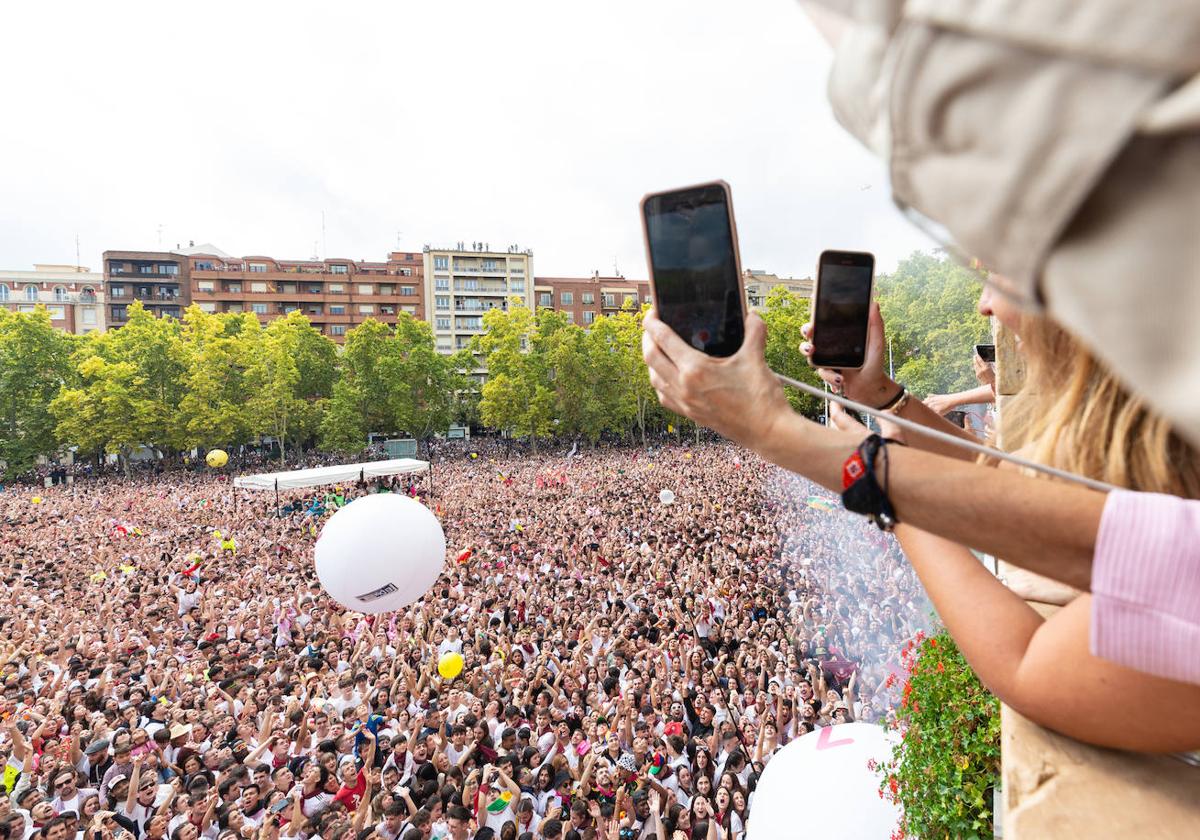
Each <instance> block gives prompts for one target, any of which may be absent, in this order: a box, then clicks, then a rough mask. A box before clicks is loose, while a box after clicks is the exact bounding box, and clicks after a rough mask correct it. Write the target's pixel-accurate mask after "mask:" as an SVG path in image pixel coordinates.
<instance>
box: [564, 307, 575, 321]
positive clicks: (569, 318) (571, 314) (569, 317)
mask: <svg viewBox="0 0 1200 840" xmlns="http://www.w3.org/2000/svg"><path fill="white" fill-rule="evenodd" d="M563 314H564V315H566V316H567V323H568V324H574V323H575V313H574V312H572V311H571V310H569V309H568V310H567V311H566V312H564V313H563Z"/></svg>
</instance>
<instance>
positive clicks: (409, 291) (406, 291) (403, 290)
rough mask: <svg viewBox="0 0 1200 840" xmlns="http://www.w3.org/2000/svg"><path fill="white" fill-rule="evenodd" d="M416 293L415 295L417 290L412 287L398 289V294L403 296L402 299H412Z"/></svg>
mask: <svg viewBox="0 0 1200 840" xmlns="http://www.w3.org/2000/svg"><path fill="white" fill-rule="evenodd" d="M416 293H417V290H416V289H415V288H414V287H413V286H401V287H400V294H401V295H403V296H404V297H412V296H413V295H415V294H416ZM387 294H389V295H390V294H391V292H388V293H387Z"/></svg>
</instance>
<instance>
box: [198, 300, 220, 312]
mask: <svg viewBox="0 0 1200 840" xmlns="http://www.w3.org/2000/svg"><path fill="white" fill-rule="evenodd" d="M200 311H201V312H216V311H217V305H216V304H215V303H212V302H211V301H205V302H204V303H201V304H200Z"/></svg>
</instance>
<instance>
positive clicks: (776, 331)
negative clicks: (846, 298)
mask: <svg viewBox="0 0 1200 840" xmlns="http://www.w3.org/2000/svg"><path fill="white" fill-rule="evenodd" d="M759 314H760V315H762V319H763V321H764V322H765V323H766V325H767V347H766V358H767V365H768V366H769V367H770V368H771V370H773V371H775V372H776V373H781V374H783V375H784V376H790V377H791V378H792V379H798V380H800V381H801V382H805V383H807V384H809V385H813V386H815V387H817V388H821V387H823V383H822V382H821V379H820V377H819V376H817V372H816V370H815V369H814V368H813V366H812V365H810V364H809V363H808V359H806V358H805V357H804V354H803V353H801V352H800V343H801V342H802V341H804V336H803V335H802V334H801V332H800V327H801V326H803V325H804V324H805V323H807V322H808V320H809V318H810V316H811V309H810V301H809V299H808V298H805V297H801V296H800V295H798V294H796V293H795V292H792V291H789V290H788V289H787V288H786V287H785V286H776V287H775V288H774V289H772V290H771V291H770V293H769V294H768V295H767V299H766V302H765V305H764V306H763V309H762V311H761V312H760V313H759ZM787 397H788V402H790V403H791V405H792V408H793V409H795V410H796V411H798V412H800V413H801V414H805V415H807V416H809V417H817V416H818V415H819V414H821V412H822V411H824V405H823V402H822V400H821V399H820V398H818V397H814V396H812V395H810V394H805V393H803V392H801V391H798V390H796V389H795V388H788V389H787Z"/></svg>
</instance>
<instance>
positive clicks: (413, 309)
mask: <svg viewBox="0 0 1200 840" xmlns="http://www.w3.org/2000/svg"><path fill="white" fill-rule="evenodd" d="M400 311H401V312H407V313H408V314H409V315H416V314H417V307H415V306H401V307H400Z"/></svg>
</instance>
